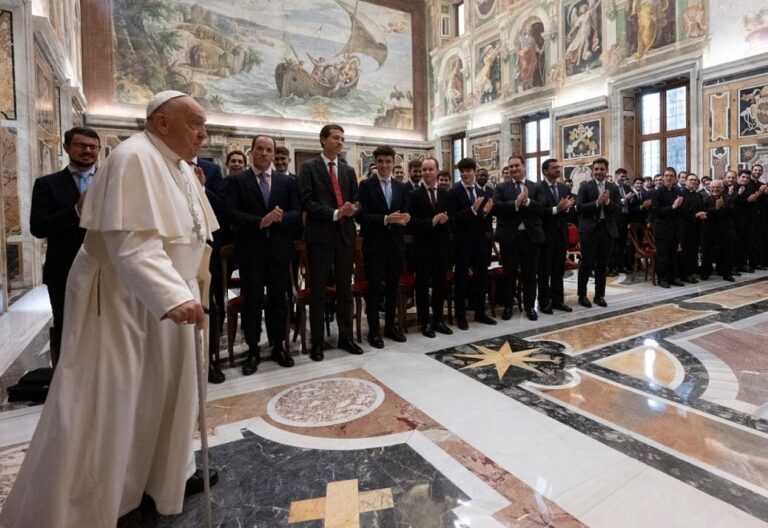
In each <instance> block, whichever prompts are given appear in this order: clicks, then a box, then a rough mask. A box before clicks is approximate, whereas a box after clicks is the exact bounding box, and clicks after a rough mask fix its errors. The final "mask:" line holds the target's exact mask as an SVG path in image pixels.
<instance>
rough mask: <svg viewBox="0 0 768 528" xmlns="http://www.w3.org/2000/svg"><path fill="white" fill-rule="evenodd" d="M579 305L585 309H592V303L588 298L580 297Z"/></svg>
mask: <svg viewBox="0 0 768 528" xmlns="http://www.w3.org/2000/svg"><path fill="white" fill-rule="evenodd" d="M579 305H581V306H583V307H584V308H592V303H591V302H589V299H587V298H586V297H579Z"/></svg>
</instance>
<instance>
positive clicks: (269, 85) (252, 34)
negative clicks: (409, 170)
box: [113, 0, 413, 130]
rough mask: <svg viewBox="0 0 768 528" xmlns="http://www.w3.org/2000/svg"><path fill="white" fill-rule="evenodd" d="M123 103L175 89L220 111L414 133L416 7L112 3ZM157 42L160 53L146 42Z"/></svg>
mask: <svg viewBox="0 0 768 528" xmlns="http://www.w3.org/2000/svg"><path fill="white" fill-rule="evenodd" d="M113 1H114V6H115V13H114V15H113V17H114V20H115V35H116V38H117V40H118V43H119V44H120V45H119V46H118V53H117V56H116V61H115V79H116V92H117V100H118V102H121V103H133V104H142V103H146V101H147V100H148V99H149V97H151V94H152V93H153V92H154V91H157V90H156V87H155V85H158V86H159V85H165V86H169V85H171V84H173V87H174V88H176V89H179V90H184V91H187V92H188V93H192V94H193V95H194V96H195V97H196V98H197V100H198V101H200V102H201V104H203V106H204V107H205V108H206V109H208V110H209V111H212V112H221V113H225V114H247V115H254V116H264V117H270V118H285V119H293V120H298V121H301V122H305V121H316V122H323V121H328V120H333V121H338V122H341V123H348V124H359V125H367V126H377V127H387V128H399V129H411V130H412V129H413V96H412V93H413V67H412V35H411V31H412V24H411V16H410V14H409V13H407V12H404V11H399V10H397V9H392V8H388V7H384V6H381V5H377V4H373V3H368V2H367V1H364V0H292V1H291V2H284V1H282V0H205V1H204V2H203V1H202V0H155V1H153V4H152V7H153V9H152V10H150V9H146V10H138V11H137V10H136V9H134V8H133V3H134V2H139V3H144V2H146V1H147V0H113ZM148 43H149V44H150V45H151V48H152V50H151V51H152V53H146V52H145V53H143V54H141V57H143V59H140V56H139V54H138V53H132V50H134V49H136V50H138V47H139V46H141V47H143V48H145V49H146V48H147V44H148Z"/></svg>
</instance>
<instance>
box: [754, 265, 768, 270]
mask: <svg viewBox="0 0 768 528" xmlns="http://www.w3.org/2000/svg"><path fill="white" fill-rule="evenodd" d="M755 269H756V270H760V271H765V270H766V269H768V268H766V267H765V266H755Z"/></svg>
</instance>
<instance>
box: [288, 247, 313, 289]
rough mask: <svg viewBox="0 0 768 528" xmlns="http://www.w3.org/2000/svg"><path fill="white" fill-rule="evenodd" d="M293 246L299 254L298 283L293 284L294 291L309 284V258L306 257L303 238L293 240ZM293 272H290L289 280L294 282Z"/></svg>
mask: <svg viewBox="0 0 768 528" xmlns="http://www.w3.org/2000/svg"><path fill="white" fill-rule="evenodd" d="M293 248H294V249H295V250H296V252H297V253H298V254H299V273H298V274H297V276H298V281H299V284H295V283H294V284H293V289H294V293H295V292H296V291H298V290H301V289H302V288H303V287H304V285H306V284H309V258H308V257H307V243H306V242H304V241H303V240H294V242H293ZM293 277H294V274H293V273H291V282H294V279H293Z"/></svg>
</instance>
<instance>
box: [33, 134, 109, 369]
mask: <svg viewBox="0 0 768 528" xmlns="http://www.w3.org/2000/svg"><path fill="white" fill-rule="evenodd" d="M100 150H101V141H100V140H99V135H98V134H97V133H96V131H95V130H92V129H90V128H85V127H75V128H73V129H71V130H68V131H67V132H66V133H65V134H64V152H66V153H67V155H69V164H68V165H67V166H66V167H65V168H64V169H62V170H60V171H59V172H56V173H53V174H49V175H47V176H42V177H40V178H38V179H36V180H35V184H34V187H33V188H32V205H31V208H30V213H29V227H30V231H31V232H32V235H33V236H35V237H37V238H47V239H48V248H47V249H46V252H45V264H44V265H43V283H45V285H46V286H47V287H48V298H49V299H50V301H51V308H52V310H53V330H52V331H51V345H50V346H51V359H52V361H53V364H54V366H55V364H56V362H57V361H58V352H59V345H60V344H61V328H62V321H63V319H64V292H65V291H66V288H67V275H69V269H70V268H71V267H72V262H73V261H74V260H75V256H76V255H77V252H78V251H79V250H80V246H82V244H83V239H84V238H85V229H81V228H80V210H81V208H82V206H83V200H85V193H86V191H87V190H88V186H89V185H90V182H91V178H92V177H93V174H94V172H95V170H96V162H97V161H98V159H99V151H100Z"/></svg>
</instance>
